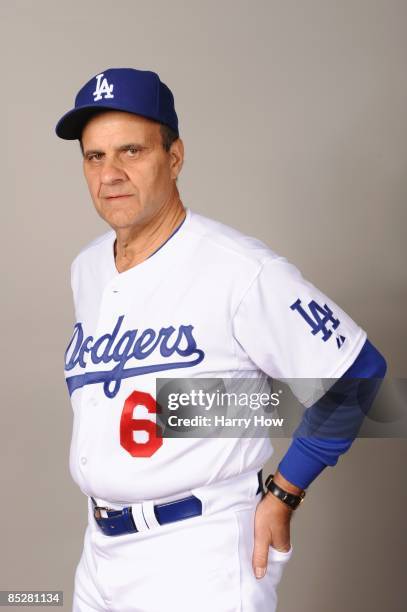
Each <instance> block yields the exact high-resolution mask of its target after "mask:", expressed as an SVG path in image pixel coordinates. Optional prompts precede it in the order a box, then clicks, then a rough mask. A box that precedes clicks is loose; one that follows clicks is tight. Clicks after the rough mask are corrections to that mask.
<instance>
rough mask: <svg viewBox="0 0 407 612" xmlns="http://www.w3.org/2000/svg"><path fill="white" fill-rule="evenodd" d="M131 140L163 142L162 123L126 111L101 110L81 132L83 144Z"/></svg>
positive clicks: (114, 142)
mask: <svg viewBox="0 0 407 612" xmlns="http://www.w3.org/2000/svg"><path fill="white" fill-rule="evenodd" d="M123 139H124V140H125V141H126V142H127V141H128V143H131V142H133V141H134V142H137V141H140V142H148V143H152V144H153V143H155V142H157V143H159V142H161V130H160V123H158V122H157V121H153V120H151V119H147V118H146V117H142V116H141V115H136V114H133V113H127V112H124V111H116V110H99V111H98V112H95V113H94V114H93V115H92V116H90V117H89V119H88V120H87V121H86V123H85V125H84V128H83V130H82V134H81V141H82V144H84V143H86V145H90V144H92V143H93V144H92V146H93V145H96V144H97V143H98V142H99V143H101V144H102V143H103V144H105V145H108V144H111V145H115V144H123V142H122V141H123Z"/></svg>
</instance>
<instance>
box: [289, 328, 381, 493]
mask: <svg viewBox="0 0 407 612" xmlns="http://www.w3.org/2000/svg"><path fill="white" fill-rule="evenodd" d="M386 368H387V365H386V361H385V359H384V357H383V355H382V354H381V353H379V351H378V350H377V349H376V348H375V347H374V346H373V344H372V343H371V342H370V341H369V340H366V342H365V344H364V345H363V347H362V350H361V351H360V353H359V355H358V357H357V358H356V360H355V361H354V362H353V364H352V365H351V366H350V368H348V370H346V372H345V373H344V374H343V376H342V377H341V378H340V379H339V381H344V380H345V379H361V378H375V379H382V378H384V376H385V374H386ZM379 386H380V381H379V384H378V385H377V388H376V389H375V390H374V393H373V397H372V393H370V394H369V395H368V397H367V400H365V402H364V405H363V413H365V414H366V412H367V411H368V410H369V408H370V406H371V404H372V403H373V400H374V396H375V395H376V393H377V391H378V388H379ZM342 387H343V384H342ZM328 394H329V391H328ZM328 394H326V395H328ZM355 394H357V385H356V386H355V385H353V388H352V384H350V385H349V400H350V401H349V404H350V405H351V404H352V399H353V400H354V397H355ZM326 395H324V398H326ZM358 400H359V398H358ZM343 403H344V404H346V397H345V398H344V402H343ZM318 404H322V401H321V399H320V400H318V402H316V403H315V404H313V406H311V407H310V408H308V409H307V410H306V412H305V414H304V418H303V421H305V420H306V418H307V416H309V415H310V414H312V411H313V410H318V408H319V406H318ZM296 431H301V424H300V426H299V427H298V428H297V430H296ZM355 437H356V434H355V435H352V436H350V437H346V438H339V437H338V438H331V439H330V438H329V437H327V438H316V437H301V436H296V432H294V436H293V440H292V442H291V445H290V447H289V449H288V450H287V452H286V454H285V455H284V457H283V459H282V460H281V462H280V464H279V466H278V469H279V472H280V473H281V474H282V475H283V476H284V478H286V479H287V480H289V481H290V482H292V483H293V484H295V485H296V486H297V487H301V488H302V489H306V488H307V487H308V486H309V485H310V484H311V482H312V481H313V480H315V478H316V477H317V476H318V475H319V474H320V473H321V472H322V470H324V469H325V468H326V467H327V466H328V465H329V466H333V465H336V463H337V461H338V459H339V457H340V455H342V454H343V453H345V452H346V451H347V450H348V449H349V448H350V446H351V445H352V442H353V440H354V439H355Z"/></svg>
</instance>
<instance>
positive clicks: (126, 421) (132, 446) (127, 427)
mask: <svg viewBox="0 0 407 612" xmlns="http://www.w3.org/2000/svg"><path fill="white" fill-rule="evenodd" d="M136 406H141V407H143V408H145V409H146V410H147V411H148V412H149V413H150V414H156V413H157V403H156V401H155V399H154V398H153V397H152V396H151V395H150V393H143V392H142V391H133V393H131V394H130V395H129V397H128V398H127V399H126V401H125V402H124V406H123V411H122V416H121V419H120V444H121V446H122V447H123V448H124V449H125V450H126V451H127V452H128V453H130V455H131V456H132V457H151V455H154V453H155V452H156V451H157V450H158V449H159V448H160V446H161V445H162V443H163V439H162V431H161V428H160V427H159V426H158V425H156V423H155V422H154V421H152V420H150V419H140V418H137V417H134V409H135V408H136ZM136 431H143V432H145V433H147V436H148V439H147V441H146V442H136V440H135V439H134V435H133V432H136Z"/></svg>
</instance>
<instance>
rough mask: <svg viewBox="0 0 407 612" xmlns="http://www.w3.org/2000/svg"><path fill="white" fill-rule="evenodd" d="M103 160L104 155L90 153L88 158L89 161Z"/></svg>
mask: <svg viewBox="0 0 407 612" xmlns="http://www.w3.org/2000/svg"><path fill="white" fill-rule="evenodd" d="M102 158H103V153H89V154H88V155H87V156H86V159H87V161H100V160H101V159H102Z"/></svg>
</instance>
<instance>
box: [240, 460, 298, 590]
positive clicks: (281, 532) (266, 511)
mask: <svg viewBox="0 0 407 612" xmlns="http://www.w3.org/2000/svg"><path fill="white" fill-rule="evenodd" d="M273 480H274V482H275V483H276V484H278V485H280V486H281V487H282V488H283V489H284V490H285V491H288V492H289V493H294V494H295V495H299V494H300V493H301V491H302V489H300V488H299V487H296V486H295V485H293V484H292V483H291V482H289V481H288V480H286V479H285V478H284V476H282V475H281V474H279V473H278V472H277V473H276V474H275V476H274V479H273ZM293 512H294V511H293V510H292V509H291V508H290V507H289V506H287V504H285V503H284V502H282V501H281V500H279V499H278V498H277V497H275V495H273V494H272V493H270V492H268V493H266V495H265V496H264V497H263V499H262V500H261V501H260V502H259V503H258V505H257V508H256V514H255V518H254V549H253V559H252V565H253V571H254V575H255V576H256V578H263V576H264V575H265V574H266V571H267V560H268V554H269V547H270V546H273V548H275V549H277V550H280V551H282V552H288V551H289V550H290V546H291V544H290V521H291V517H292V513H293Z"/></svg>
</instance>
